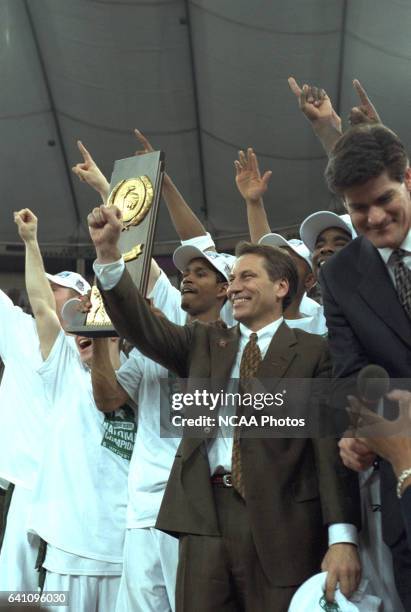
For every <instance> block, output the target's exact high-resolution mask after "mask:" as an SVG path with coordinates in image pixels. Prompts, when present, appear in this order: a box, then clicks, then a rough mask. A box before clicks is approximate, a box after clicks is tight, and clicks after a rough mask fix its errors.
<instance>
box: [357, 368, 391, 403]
mask: <svg viewBox="0 0 411 612" xmlns="http://www.w3.org/2000/svg"><path fill="white" fill-rule="evenodd" d="M357 389H358V394H359V396H360V399H361V400H363V401H365V402H371V403H373V402H378V400H379V399H381V398H382V397H384V395H385V394H386V393H388V391H389V390H390V377H389V374H388V372H387V370H385V369H384V368H382V367H381V366H377V365H368V366H365V368H362V370H361V371H360V372H359V374H358V377H357Z"/></svg>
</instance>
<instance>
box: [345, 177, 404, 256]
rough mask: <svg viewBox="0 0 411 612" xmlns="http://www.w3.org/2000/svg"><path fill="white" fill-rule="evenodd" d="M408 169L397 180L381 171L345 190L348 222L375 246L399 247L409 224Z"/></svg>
mask: <svg viewBox="0 0 411 612" xmlns="http://www.w3.org/2000/svg"><path fill="white" fill-rule="evenodd" d="M410 182H411V170H410V168H408V169H407V171H406V177H405V181H404V182H403V183H400V182H398V181H396V180H394V179H391V178H390V177H389V175H388V173H387V172H383V173H382V174H380V175H379V176H377V177H374V178H372V179H370V180H369V181H367V182H366V183H364V184H363V185H357V186H353V187H350V188H348V189H346V190H345V191H344V199H345V204H346V207H347V210H348V212H349V214H350V217H351V221H352V223H353V225H354V227H355V229H356V230H357V232H358V233H359V234H361V235H362V236H365V237H366V238H367V239H368V240H369V241H370V242H372V244H373V245H374V246H375V247H376V248H385V247H388V248H391V249H396V248H398V247H399V246H400V245H401V243H402V242H403V240H404V238H405V237H406V235H407V233H408V230H409V229H410V226H411V199H410V192H409V186H410Z"/></svg>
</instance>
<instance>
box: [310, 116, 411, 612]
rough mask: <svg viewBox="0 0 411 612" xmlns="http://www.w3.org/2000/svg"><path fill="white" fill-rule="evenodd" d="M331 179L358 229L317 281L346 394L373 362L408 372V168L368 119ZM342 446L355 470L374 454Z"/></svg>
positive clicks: (342, 145) (349, 442)
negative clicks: (400, 278)
mask: <svg viewBox="0 0 411 612" xmlns="http://www.w3.org/2000/svg"><path fill="white" fill-rule="evenodd" d="M326 179H327V181H328V185H329V187H330V189H331V190H333V191H334V192H335V193H337V194H339V195H341V196H342V197H343V198H344V200H345V205H346V208H347V210H348V212H349V214H350V217H351V220H352V222H353V225H354V227H355V229H356V230H357V232H358V234H360V237H359V238H357V239H356V240H354V241H353V242H351V243H350V244H349V245H347V246H346V247H345V248H344V249H343V250H342V251H340V252H339V253H338V254H336V255H335V256H334V257H332V258H331V259H330V260H329V261H328V262H327V263H326V264H325V265H324V267H323V268H322V272H321V279H320V282H321V288H322V293H323V301H324V308H325V315H326V318H327V326H328V332H329V343H330V350H331V357H332V361H333V365H334V373H335V375H336V376H337V377H339V378H340V379H341V380H340V381H339V384H338V385H337V389H338V395H339V396H340V398H342V397H345V396H346V393H345V390H348V389H349V388H350V387H351V392H352V382H353V380H354V377H355V376H356V374H357V373H358V371H359V370H360V369H361V368H362V367H364V366H365V365H367V364H370V363H372V364H378V365H380V366H382V367H384V368H385V369H386V370H387V372H388V373H389V375H390V376H391V377H392V378H411V376H410V375H411V321H410V317H409V314H407V305H406V303H405V301H404V298H403V297H402V298H401V297H400V294H401V295H402V296H404V290H403V289H401V285H402V282H399V281H398V266H401V267H402V272H401V273H402V275H403V277H404V276H405V277H407V276H408V279H410V277H411V272H410V268H411V234H410V227H411V199H410V190H411V170H410V168H409V167H408V158H407V154H406V152H405V149H404V146H403V145H402V143H401V142H400V140H399V139H398V137H397V136H396V135H395V134H394V133H393V132H391V131H390V130H388V129H387V128H386V127H384V126H382V125H373V126H369V125H368V126H359V127H356V128H352V129H351V130H349V131H347V132H346V133H345V134H344V136H343V137H342V138H341V139H340V140H339V141H338V142H337V144H336V146H335V148H334V149H333V151H332V153H331V155H330V159H329V162H328V166H327V170H326ZM397 249H402V251H400V252H399V251H397ZM399 262H400V263H399ZM406 282H409V281H406ZM410 287H411V284H410ZM405 293H406V290H405ZM410 306H411V304H410ZM408 312H410V310H408ZM342 379H345V380H342ZM395 386H398V385H397V384H396V385H395ZM340 446H341V452H342V457H343V459H344V463H345V464H346V465H347V466H348V467H351V468H353V469H356V470H360V469H365V468H367V467H369V466H370V465H372V462H373V460H374V459H375V456H374V455H373V454H372V453H371V452H370V450H369V449H368V448H367V446H366V445H365V444H364V443H361V442H359V441H356V440H354V439H349V438H347V439H344V440H343V441H341V443H340ZM410 467H411V466H410ZM380 469H381V501H382V527H383V536H384V540H385V542H386V543H387V544H388V545H389V546H390V548H391V551H392V553H393V561H394V574H395V579H396V585H397V589H398V592H399V595H400V597H401V599H402V601H403V603H404V606H405V608H406V610H411V553H410V551H409V550H408V547H407V540H406V533H405V529H404V523H403V520H402V516H401V508H400V505H399V502H398V499H397V498H396V493H395V482H396V480H395V477H394V474H393V472H392V469H391V466H390V465H389V464H387V463H386V462H382V463H381V466H380Z"/></svg>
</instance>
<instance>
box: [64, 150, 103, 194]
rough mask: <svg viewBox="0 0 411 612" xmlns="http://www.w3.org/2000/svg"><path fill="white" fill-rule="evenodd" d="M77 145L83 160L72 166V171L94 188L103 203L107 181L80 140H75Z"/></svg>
mask: <svg viewBox="0 0 411 612" xmlns="http://www.w3.org/2000/svg"><path fill="white" fill-rule="evenodd" d="M77 147H78V150H79V151H80V153H81V156H82V158H83V161H82V162H79V163H78V164H76V165H75V166H73V167H72V171H73V172H74V174H75V175H76V176H78V178H79V179H80V181H85V182H86V183H87V184H88V185H90V187H92V188H93V189H95V190H96V191H97V192H98V193H99V194H100V195H101V197H102V199H103V202H104V203H105V202H106V200H107V198H108V194H109V183H108V181H107V179H106V177H105V176H104V174H103V173H102V172H101V170H100V168H99V167H98V166H97V164H96V162H95V161H94V159H93V158H92V156H91V155H90V153H89V151H87V149H86V147H85V146H84V145H83V143H82V142H81V140H78V141H77Z"/></svg>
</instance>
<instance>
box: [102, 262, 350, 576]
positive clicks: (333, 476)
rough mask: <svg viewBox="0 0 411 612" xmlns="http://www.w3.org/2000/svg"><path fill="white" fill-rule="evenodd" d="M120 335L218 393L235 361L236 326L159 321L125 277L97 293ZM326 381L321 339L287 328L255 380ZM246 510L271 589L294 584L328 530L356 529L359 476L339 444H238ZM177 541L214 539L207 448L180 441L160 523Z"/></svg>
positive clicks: (317, 557) (309, 567)
mask: <svg viewBox="0 0 411 612" xmlns="http://www.w3.org/2000/svg"><path fill="white" fill-rule="evenodd" d="M102 295H103V299H104V303H105V306H106V309H107V313H108V315H109V316H110V318H111V320H112V322H113V324H114V326H115V328H116V329H117V331H118V332H119V334H120V335H121V336H125V337H126V338H127V339H128V340H130V341H131V342H132V343H134V344H135V345H136V346H137V347H138V348H139V349H140V351H141V352H142V353H144V354H145V355H147V356H148V357H149V358H151V359H154V360H155V361H157V362H159V363H161V364H162V365H163V366H164V367H166V368H167V369H169V370H172V371H174V372H176V373H177V375H178V376H180V377H183V378H190V379H193V378H197V379H198V378H199V379H211V381H212V383H213V384H214V386H215V387H216V388H218V389H224V385H225V383H226V382H227V379H228V378H229V376H230V372H231V369H232V366H233V363H234V360H235V357H236V354H237V350H238V344H239V334H238V329H237V328H232V329H227V328H223V327H222V326H221V325H215V324H214V325H213V324H211V325H205V324H203V323H200V322H194V323H192V324H188V325H185V326H178V325H175V324H173V323H171V322H170V321H168V320H167V319H163V318H161V317H156V316H155V315H153V313H152V312H151V310H150V308H149V307H148V305H147V303H146V301H145V300H144V298H142V296H141V295H140V294H139V292H138V290H137V289H136V287H135V285H134V284H133V283H132V281H131V279H130V277H129V275H128V273H127V271H125V272H124V275H123V277H122V278H121V280H120V282H119V283H118V284H117V286H116V287H115V288H114V289H112V290H110V291H102ZM328 374H329V357H328V351H327V348H326V343H325V341H324V340H323V339H322V338H320V337H319V336H314V335H311V334H306V333H305V332H303V331H300V330H291V329H289V328H288V327H287V325H285V324H283V325H281V326H280V328H279V330H278V331H277V333H276V334H275V337H274V339H273V341H272V342H271V344H270V346H269V348H268V350H267V354H266V356H265V358H264V360H263V361H262V363H261V365H260V368H259V370H258V373H257V376H258V377H259V378H265V379H266V378H271V379H272V382H273V386H275V384H276V383H278V382H279V381H281V379H282V377H295V378H306V379H310V378H315V377H318V376H327V375H328ZM241 458H242V467H243V478H244V485H245V491H246V505H247V510H248V513H249V520H250V525H251V529H252V533H253V536H254V542H255V546H256V549H257V553H258V555H259V558H260V560H261V563H262V567H263V568H264V571H265V572H266V574H267V576H268V577H269V578H270V579H271V581H272V583H273V584H274V585H277V586H288V585H295V584H299V583H301V582H302V581H304V580H305V579H306V578H308V577H309V576H310V575H312V574H314V573H315V572H317V571H318V570H319V567H320V562H321V559H322V556H323V554H324V552H325V550H326V548H327V525H328V524H330V523H341V522H342V523H354V524H355V523H357V522H358V518H359V503H358V497H359V496H358V490H357V483H356V478H355V477H354V478H353V477H352V474H350V472H349V471H348V470H346V469H345V468H344V466H343V465H342V463H341V461H340V458H339V454H338V449H337V444H336V441H335V440H332V439H330V438H323V439H317V440H307V439H272V438H262V439H251V438H241ZM156 526H157V527H158V528H159V529H161V530H163V531H167V532H169V533H173V534H175V535H178V534H184V533H191V534H199V535H207V536H218V535H219V527H218V521H217V516H216V509H215V504H214V499H213V491H212V486H211V483H210V468H209V463H208V456H207V449H206V443H205V441H204V439H201V438H183V440H182V442H181V444H180V447H179V449H178V452H177V454H176V458H175V461H174V464H173V467H172V471H171V474H170V478H169V481H168V485H167V488H166V491H165V495H164V499H163V504H162V506H161V509H160V513H159V516H158V521H157V525H156Z"/></svg>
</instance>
